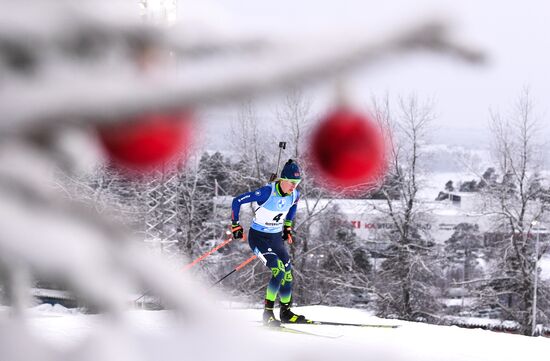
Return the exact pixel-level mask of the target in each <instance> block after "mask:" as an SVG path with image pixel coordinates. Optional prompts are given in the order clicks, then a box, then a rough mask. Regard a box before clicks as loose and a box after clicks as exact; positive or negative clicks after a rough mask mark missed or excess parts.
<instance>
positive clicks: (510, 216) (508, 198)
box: [481, 90, 548, 335]
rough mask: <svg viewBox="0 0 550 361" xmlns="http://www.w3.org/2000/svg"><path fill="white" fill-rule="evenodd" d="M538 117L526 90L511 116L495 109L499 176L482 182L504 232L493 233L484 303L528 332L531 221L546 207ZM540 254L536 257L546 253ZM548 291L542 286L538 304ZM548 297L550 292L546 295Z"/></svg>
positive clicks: (532, 253)
mask: <svg viewBox="0 0 550 361" xmlns="http://www.w3.org/2000/svg"><path fill="white" fill-rule="evenodd" d="M539 124H540V123H539V121H538V119H537V117H536V114H535V113H534V105H533V101H532V97H531V95H530V93H529V91H528V90H524V92H523V93H522V94H521V95H520V97H519V98H518V102H517V103H516V105H515V108H514V109H513V111H512V112H511V113H510V114H508V115H507V116H502V115H501V114H499V113H493V114H492V116H491V122H490V125H491V130H492V134H493V137H494V139H493V141H494V142H493V143H494V144H493V156H494V159H495V161H496V164H498V167H497V173H498V174H499V175H500V176H499V177H498V178H497V179H495V178H494V177H488V178H489V179H495V180H492V181H489V182H488V183H487V186H485V187H484V195H485V197H486V207H487V210H488V211H489V212H490V214H491V215H492V217H493V220H494V223H495V226H496V228H498V229H499V230H500V232H499V233H500V236H499V237H495V238H494V241H495V244H492V245H491V247H493V248H494V249H495V250H496V252H497V253H496V254H497V257H496V262H495V265H494V268H493V270H492V275H491V277H490V280H489V281H488V282H487V283H485V284H484V285H482V290H481V297H482V303H483V304H486V305H490V306H491V307H496V308H497V309H498V310H500V311H501V313H502V316H503V317H505V318H507V319H512V320H515V321H517V322H518V323H519V324H520V327H521V332H522V333H524V334H526V335H529V334H531V332H532V328H533V324H532V323H533V319H532V315H533V300H534V276H535V272H537V271H536V270H535V263H536V259H535V257H536V256H535V254H536V249H535V240H536V237H534V236H533V234H532V229H533V226H534V224H535V223H536V222H539V221H540V220H541V219H542V218H543V216H544V213H545V211H546V209H547V207H548V204H547V201H546V198H545V192H544V189H543V188H542V187H540V182H541V176H540V173H539V170H540V165H541V157H540V156H541V154H540V149H541V139H540V138H539V137H538V136H539V135H540V132H539ZM542 255H543V254H542V253H539V254H538V257H537V258H538V260H540V258H541V257H542ZM547 294H548V292H547V291H546V290H544V287H541V288H539V291H538V297H539V298H541V297H542V299H540V300H539V301H540V302H541V303H539V305H541V304H543V303H544V302H546V303H547V302H548V300H547V299H546V300H545V299H544V296H546V295H547ZM546 297H547V296H546Z"/></svg>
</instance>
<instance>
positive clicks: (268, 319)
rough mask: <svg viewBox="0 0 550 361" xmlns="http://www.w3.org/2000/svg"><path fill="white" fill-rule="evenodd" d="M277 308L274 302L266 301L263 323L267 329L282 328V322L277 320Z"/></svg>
mask: <svg viewBox="0 0 550 361" xmlns="http://www.w3.org/2000/svg"><path fill="white" fill-rule="evenodd" d="M274 307H275V302H274V301H269V300H265V306H264V314H263V323H264V326H267V327H280V326H281V321H279V320H277V319H276V318H275V314H274V313H273V308H274Z"/></svg>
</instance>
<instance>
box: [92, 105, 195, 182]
mask: <svg viewBox="0 0 550 361" xmlns="http://www.w3.org/2000/svg"><path fill="white" fill-rule="evenodd" d="M98 131H99V138H100V140H101V143H102V144H103V146H104V148H105V150H106V153H107V156H108V157H109V159H110V160H111V161H112V162H113V163H114V164H115V165H118V166H122V167H123V168H128V169H130V170H135V171H148V170H151V169H154V168H155V167H158V166H160V165H162V164H164V163H166V162H169V161H172V160H175V159H177V158H180V159H181V158H183V157H184V156H185V150H186V149H187V148H188V145H189V143H190V140H191V131H192V129H191V116H190V115H189V114H188V113H178V114H148V115H143V116H139V117H136V118H134V119H131V120H129V121H128V122H117V123H116V124H108V125H103V126H100V127H99V129H98Z"/></svg>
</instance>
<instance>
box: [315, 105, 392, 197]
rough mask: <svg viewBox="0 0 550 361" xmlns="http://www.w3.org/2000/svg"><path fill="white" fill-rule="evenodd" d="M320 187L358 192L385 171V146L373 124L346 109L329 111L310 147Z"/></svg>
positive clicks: (376, 179)
mask: <svg viewBox="0 0 550 361" xmlns="http://www.w3.org/2000/svg"><path fill="white" fill-rule="evenodd" d="M310 152H311V158H312V161H313V164H314V167H313V168H314V170H315V171H316V173H317V178H318V180H320V181H321V182H320V183H321V184H327V185H328V186H329V187H338V188H345V189H347V190H350V191H353V190H359V189H364V188H366V187H369V186H372V185H373V183H375V182H376V181H378V180H379V179H380V178H381V177H382V175H383V174H384V171H385V168H386V167H385V145H384V140H383V137H382V133H381V132H380V130H379V129H378V127H377V126H376V124H375V123H374V122H373V121H372V120H370V119H369V117H367V116H366V115H363V114H361V113H359V112H357V111H354V110H352V109H350V108H347V107H341V108H337V109H335V110H333V111H332V112H330V113H329V114H328V116H326V118H325V119H323V120H322V121H321V123H320V124H319V125H318V126H317V128H316V129H315V130H314V132H313V135H312V138H311V144H310Z"/></svg>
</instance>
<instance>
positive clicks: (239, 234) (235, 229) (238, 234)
mask: <svg viewBox="0 0 550 361" xmlns="http://www.w3.org/2000/svg"><path fill="white" fill-rule="evenodd" d="M231 233H233V239H241V238H243V227H242V226H241V225H240V224H239V222H238V221H237V222H235V221H234V222H232V223H231Z"/></svg>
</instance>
